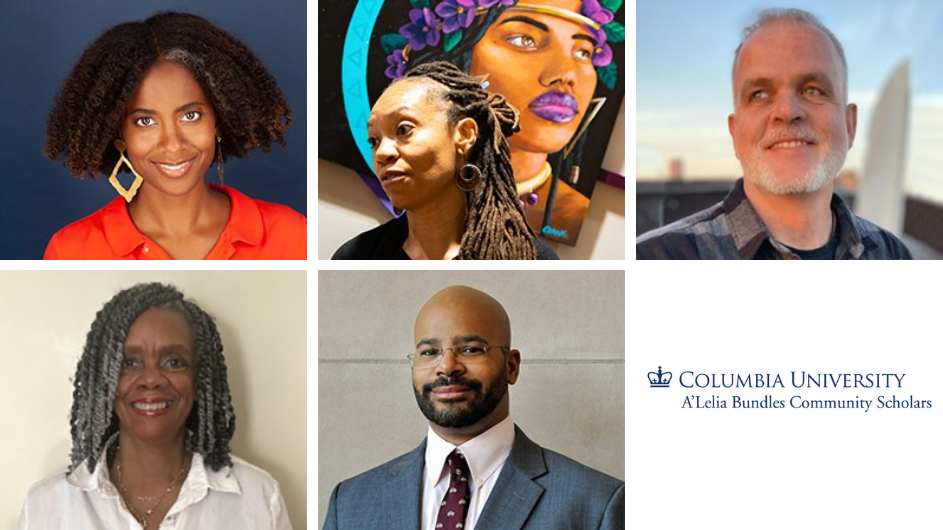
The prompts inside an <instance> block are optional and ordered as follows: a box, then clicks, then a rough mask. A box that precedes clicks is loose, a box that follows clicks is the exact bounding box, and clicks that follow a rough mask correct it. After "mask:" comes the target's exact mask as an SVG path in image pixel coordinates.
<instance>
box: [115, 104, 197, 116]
mask: <svg viewBox="0 0 943 530" xmlns="http://www.w3.org/2000/svg"><path fill="white" fill-rule="evenodd" d="M204 106H206V104H205V103H202V102H200V101H191V102H190V103H187V104H186V105H183V106H180V107H177V108H176V109H174V114H176V113H178V112H183V111H185V110H187V109H189V108H191V107H204ZM137 113H140V114H157V111H156V110H151V109H134V110H132V111H131V112H129V113H128V114H129V115H131V114H137Z"/></svg>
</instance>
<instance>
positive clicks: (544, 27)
mask: <svg viewBox="0 0 943 530" xmlns="http://www.w3.org/2000/svg"><path fill="white" fill-rule="evenodd" d="M508 22H523V23H524V24H530V25H531V26H534V27H536V28H537V29H540V30H543V31H545V32H547V33H550V28H548V27H547V25H546V24H544V23H543V22H538V21H536V20H534V19H532V18H530V17H525V16H522V15H516V16H513V17H508V18H506V19H504V21H503V22H501V24H498V25H499V26H500V25H502V24H507V23H508ZM573 38H574V39H582V40H586V41H589V42H591V43H592V44H593V46H596V39H594V38H592V37H590V36H589V35H584V34H582V33H575V34H574V35H573Z"/></svg>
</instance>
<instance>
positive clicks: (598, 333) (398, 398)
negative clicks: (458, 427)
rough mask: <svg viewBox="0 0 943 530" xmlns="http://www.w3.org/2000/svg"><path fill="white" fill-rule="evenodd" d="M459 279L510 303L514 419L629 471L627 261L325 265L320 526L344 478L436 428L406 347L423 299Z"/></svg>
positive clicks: (597, 462)
mask: <svg viewBox="0 0 943 530" xmlns="http://www.w3.org/2000/svg"><path fill="white" fill-rule="evenodd" d="M454 284H465V285H470V286H472V287H475V288H477V289H481V290H483V291H485V292H487V293H489V294H490V295H492V296H493V297H495V298H497V299H498V300H499V301H500V302H501V303H502V304H503V305H504V307H505V308H506V309H507V312H508V314H509V316H510V319H511V329H512V344H511V345H512V347H514V348H517V349H519V350H520V351H521V357H522V363H521V375H520V379H519V380H518V382H517V384H516V385H514V386H512V387H511V390H510V395H511V417H512V419H513V420H514V422H515V423H517V424H518V425H519V426H520V427H521V428H522V429H523V430H524V432H525V433H527V435H528V436H529V437H530V438H531V439H533V440H534V441H535V442H537V443H538V444H540V445H542V446H544V447H547V448H549V449H553V450H555V451H558V452H560V453H563V454H565V455H567V456H569V457H571V458H574V459H576V460H578V461H580V462H583V463H584V464H587V465H589V466H591V467H594V468H596V469H599V470H602V471H604V472H606V473H608V474H610V475H613V476H615V477H618V478H621V479H624V478H625V430H624V426H625V400H624V396H625V273H624V271H621V270H620V271H577V272H568V271H547V272H533V271H521V272H515V271H508V272H505V271H488V272H484V271H458V272H444V271H363V272H355V271H351V272H347V271H321V272H319V273H318V306H319V308H320V311H319V313H318V329H319V333H318V450H319V453H318V496H317V498H318V501H319V504H318V521H319V524H323V521H324V517H325V516H326V515H327V507H328V500H329V497H330V494H331V490H332V489H333V487H334V486H335V485H336V484H337V483H338V482H339V481H340V480H343V479H345V478H349V477H352V476H354V475H356V474H358V473H361V472H363V471H366V470H368V469H370V468H372V467H375V466H377V465H379V464H382V463H383V462H386V461H387V460H390V459H392V458H394V457H396V456H398V455H400V454H402V453H404V452H407V451H409V450H411V449H413V448H415V447H416V446H417V445H418V444H419V443H420V442H421V441H422V439H423V437H424V436H425V434H426V429H427V426H428V423H427V422H426V420H425V418H424V417H423V416H422V413H420V412H419V409H418V408H417V406H416V401H415V398H414V397H413V394H412V387H411V382H410V381H411V379H410V367H409V364H408V362H407V361H406V357H405V356H406V354H407V353H409V352H411V351H412V350H413V344H412V341H413V335H412V332H413V323H414V319H415V316H416V313H417V312H418V310H419V308H420V307H421V306H422V304H423V303H424V302H425V301H426V300H427V299H428V298H429V297H430V296H431V295H432V294H433V293H435V292H436V291H438V290H439V289H441V288H443V287H446V286H448V285H454Z"/></svg>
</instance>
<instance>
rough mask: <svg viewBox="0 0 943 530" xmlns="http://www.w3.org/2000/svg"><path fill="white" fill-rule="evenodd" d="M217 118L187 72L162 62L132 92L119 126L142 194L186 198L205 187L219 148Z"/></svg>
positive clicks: (180, 67) (194, 80)
mask: <svg viewBox="0 0 943 530" xmlns="http://www.w3.org/2000/svg"><path fill="white" fill-rule="evenodd" d="M215 128H216V115H215V114H214V112H213V108H212V106H210V103H209V99H208V98H207V97H206V94H205V93H204V92H203V88H202V87H201V86H200V84H199V83H198V82H197V80H196V79H195V78H194V77H193V75H192V74H191V73H190V71H189V70H187V69H186V68H184V67H183V66H180V65H179V64H177V63H174V62H168V61H165V62H160V63H158V64H156V65H155V66H153V67H152V68H151V69H150V70H148V71H147V73H146V74H145V75H144V77H143V78H142V79H141V82H140V84H139V85H138V87H137V89H136V90H135V91H134V93H133V94H131V98H130V99H128V104H127V107H126V113H125V118H124V120H123V121H122V123H121V136H122V138H123V139H124V142H125V144H127V156H128V158H129V159H130V160H131V164H132V165H133V166H134V169H135V170H136V171H137V172H138V173H139V174H140V175H141V176H142V177H143V178H144V184H143V186H142V188H141V189H142V191H144V192H145V193H148V192H153V191H158V192H161V193H165V194H169V195H182V194H185V193H186V192H188V191H190V190H192V189H194V188H195V187H196V186H200V185H202V184H203V177H204V175H205V174H206V170H207V169H208V168H209V166H210V164H211V163H212V161H213V151H214V149H215V147H216V137H215V135H214V131H215Z"/></svg>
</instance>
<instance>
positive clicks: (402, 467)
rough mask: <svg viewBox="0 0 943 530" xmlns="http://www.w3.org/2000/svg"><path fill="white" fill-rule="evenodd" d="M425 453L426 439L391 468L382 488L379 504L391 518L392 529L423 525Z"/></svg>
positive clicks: (390, 525)
mask: <svg viewBox="0 0 943 530" xmlns="http://www.w3.org/2000/svg"><path fill="white" fill-rule="evenodd" d="M425 452H426V442H425V440H423V442H422V444H420V445H419V447H417V448H416V449H414V450H413V451H412V452H410V453H408V455H407V457H406V458H404V459H402V460H401V461H400V462H397V464H396V465H395V466H394V467H393V468H392V469H390V475H391V476H390V480H389V482H387V483H386V484H385V485H384V487H383V491H382V493H381V498H380V502H379V507H378V508H379V509H380V510H382V511H381V513H382V514H384V517H385V521H388V523H389V528H420V523H419V511H420V508H421V506H422V496H421V492H422V489H421V488H422V468H423V466H424V465H425V459H424V458H423V455H425ZM384 526H386V523H384Z"/></svg>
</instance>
